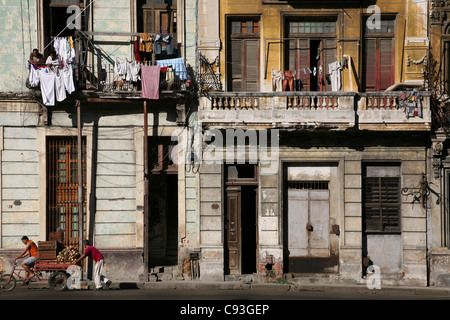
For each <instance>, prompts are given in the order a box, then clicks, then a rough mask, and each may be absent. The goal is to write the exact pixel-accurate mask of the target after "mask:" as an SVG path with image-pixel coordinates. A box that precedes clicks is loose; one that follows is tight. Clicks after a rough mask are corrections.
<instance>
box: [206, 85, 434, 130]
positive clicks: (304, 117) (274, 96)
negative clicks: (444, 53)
mask: <svg viewBox="0 0 450 320" xmlns="http://www.w3.org/2000/svg"><path fill="white" fill-rule="evenodd" d="M405 101H406V100H405ZM414 103H415V106H416V107H414V108H413V107H412V105H411V104H409V106H407V103H406V102H404V101H403V100H402V93H401V92H396V91H393V92H380V93H356V92H258V93H255V92H204V93H203V95H202V96H201V97H200V107H199V120H200V121H201V123H202V125H203V126H205V127H209V128H252V127H265V128H299V129H318V128H323V129H328V130H347V129H349V128H356V129H360V130H376V131H386V130H408V131H427V130H430V128H431V111H430V94H429V93H427V92H421V93H420V94H418V95H417V101H414ZM411 110H412V113H411V112H410V111H411Z"/></svg>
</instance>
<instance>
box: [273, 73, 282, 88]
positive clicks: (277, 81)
mask: <svg viewBox="0 0 450 320" xmlns="http://www.w3.org/2000/svg"><path fill="white" fill-rule="evenodd" d="M283 80H284V76H283V72H282V71H281V70H272V91H283Z"/></svg>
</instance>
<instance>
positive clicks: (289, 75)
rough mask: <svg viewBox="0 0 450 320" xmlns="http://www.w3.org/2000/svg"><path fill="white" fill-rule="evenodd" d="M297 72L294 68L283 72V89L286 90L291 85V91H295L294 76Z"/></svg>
mask: <svg viewBox="0 0 450 320" xmlns="http://www.w3.org/2000/svg"><path fill="white" fill-rule="evenodd" d="M296 74H297V72H296V71H295V70H294V71H292V70H286V71H284V72H283V91H286V89H287V86H288V85H289V91H294V78H295V76H296Z"/></svg>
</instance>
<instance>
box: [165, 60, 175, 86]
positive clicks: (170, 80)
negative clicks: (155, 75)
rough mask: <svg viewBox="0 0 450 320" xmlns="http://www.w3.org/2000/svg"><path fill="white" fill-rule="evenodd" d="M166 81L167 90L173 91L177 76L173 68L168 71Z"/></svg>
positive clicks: (168, 68) (170, 67)
mask: <svg viewBox="0 0 450 320" xmlns="http://www.w3.org/2000/svg"><path fill="white" fill-rule="evenodd" d="M166 81H167V90H170V89H172V85H173V84H174V82H175V75H174V72H173V67H172V66H168V67H167V71H166Z"/></svg>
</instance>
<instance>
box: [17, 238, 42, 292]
mask: <svg viewBox="0 0 450 320" xmlns="http://www.w3.org/2000/svg"><path fill="white" fill-rule="evenodd" d="M21 240H22V242H23V244H24V245H25V249H24V250H23V251H22V253H21V254H20V255H18V256H17V258H16V260H17V259H20V258H23V257H26V256H28V255H29V256H30V257H29V258H28V259H26V260H25V261H23V262H22V267H23V268H24V269H25V284H28V282H29V281H30V274H33V276H34V272H33V271H31V269H30V268H32V267H33V266H34V264H35V262H36V261H37V260H38V248H37V246H36V244H35V243H34V242H33V241H31V240H30V239H28V237H27V236H23V237H22V239H21Z"/></svg>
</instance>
